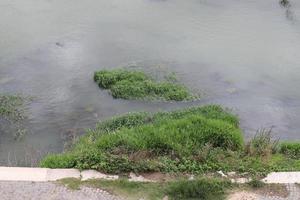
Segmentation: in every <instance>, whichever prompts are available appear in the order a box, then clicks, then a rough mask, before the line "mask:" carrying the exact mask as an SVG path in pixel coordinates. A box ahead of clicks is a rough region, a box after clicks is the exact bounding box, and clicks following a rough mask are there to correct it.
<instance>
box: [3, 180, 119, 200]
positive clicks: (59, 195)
mask: <svg viewBox="0 0 300 200" xmlns="http://www.w3.org/2000/svg"><path fill="white" fill-rule="evenodd" d="M0 199H1V200H120V198H117V197H115V196H112V195H110V194H109V193H107V192H105V191H103V190H99V189H94V188H87V187H82V188H81V189H80V190H69V189H67V188H66V187H65V186H62V185H59V184H57V183H51V182H15V181H7V182H6V181H0Z"/></svg>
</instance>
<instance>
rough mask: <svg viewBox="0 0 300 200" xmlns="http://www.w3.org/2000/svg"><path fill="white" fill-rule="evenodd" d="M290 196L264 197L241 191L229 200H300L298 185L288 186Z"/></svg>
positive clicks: (299, 187)
mask: <svg viewBox="0 0 300 200" xmlns="http://www.w3.org/2000/svg"><path fill="white" fill-rule="evenodd" d="M286 187H287V191H288V193H289V194H288V196H287V197H280V196H276V195H270V194H268V195H262V194H257V193H256V192H249V191H239V192H235V193H234V194H232V195H230V196H229V198H228V200H300V186H298V185H296V184H286Z"/></svg>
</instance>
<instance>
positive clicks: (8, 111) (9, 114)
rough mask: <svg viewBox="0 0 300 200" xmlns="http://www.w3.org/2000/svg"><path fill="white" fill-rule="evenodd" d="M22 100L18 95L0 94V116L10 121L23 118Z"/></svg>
mask: <svg viewBox="0 0 300 200" xmlns="http://www.w3.org/2000/svg"><path fill="white" fill-rule="evenodd" d="M23 105H24V101H23V98H22V97H20V96H14V95H0V117H2V118H5V119H7V120H10V121H18V120H21V119H23V118H24V112H23V109H22V107H23Z"/></svg>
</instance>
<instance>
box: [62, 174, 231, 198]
mask: <svg viewBox="0 0 300 200" xmlns="http://www.w3.org/2000/svg"><path fill="white" fill-rule="evenodd" d="M61 183H62V184H64V185H66V186H67V187H68V188H70V189H79V188H80V186H81V185H85V186H90V187H95V188H101V189H103V190H106V191H108V192H110V193H112V194H115V195H119V196H122V197H123V198H126V199H141V198H142V199H146V200H161V199H163V197H165V196H168V197H169V199H170V200H177V199H180V200H181V199H185V200H188V199H199V200H200V199H201V200H210V199H224V197H225V194H226V191H227V190H228V189H230V188H231V187H232V185H231V183H230V182H229V181H226V180H222V179H216V178H210V179H208V178H205V179H203V178H202V179H197V180H193V181H188V180H177V181H172V182H160V183H138V182H129V181H127V180H125V179H121V180H116V181H108V180H88V181H80V180H79V179H63V180H61Z"/></svg>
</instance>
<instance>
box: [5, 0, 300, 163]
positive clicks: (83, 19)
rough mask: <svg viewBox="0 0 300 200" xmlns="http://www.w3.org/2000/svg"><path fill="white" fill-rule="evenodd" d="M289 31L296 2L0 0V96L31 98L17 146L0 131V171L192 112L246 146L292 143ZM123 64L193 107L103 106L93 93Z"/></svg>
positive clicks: (292, 46) (294, 72)
mask: <svg viewBox="0 0 300 200" xmlns="http://www.w3.org/2000/svg"><path fill="white" fill-rule="evenodd" d="M299 20H300V1H296V0H294V1H291V6H289V7H286V8H284V7H283V6H280V4H279V3H278V1H277V0H264V1H261V0H244V1H240V0H226V1H224V0H185V1H183V0H109V1H107V0H85V1H82V0H26V1H24V0H1V2H0V92H9V93H22V94H25V95H30V96H33V97H35V99H34V100H33V102H32V103H31V104H29V105H28V119H27V120H26V121H25V122H24V123H25V125H24V126H25V127H26V128H27V130H28V132H27V134H26V136H25V137H24V138H23V139H22V140H20V141H15V140H14V137H13V136H12V133H10V132H9V131H7V129H6V126H5V125H4V124H2V125H1V126H0V127H1V128H0V131H1V133H0V164H1V165H2V164H5V165H16V164H18V165H30V164H31V163H35V162H36V158H38V157H40V156H41V155H43V154H44V153H46V152H59V151H62V150H63V146H64V142H65V140H66V138H69V137H72V136H73V135H80V134H81V133H83V132H84V129H85V128H92V127H94V125H95V123H96V121H98V120H102V119H106V118H109V117H110V116H113V115H116V114H121V113H125V112H128V111H141V110H150V111H154V110H162V109H174V108H176V107H183V106H189V105H199V104H204V103H220V104H222V105H224V106H227V107H229V108H232V109H233V111H234V112H235V113H237V114H238V115H239V116H240V117H241V122H242V127H243V128H244V129H245V134H246V136H247V137H250V136H252V135H253V134H255V130H256V129H258V128H261V127H271V126H274V135H275V136H276V137H280V138H282V139H300V123H299V121H300V56H299V52H300V22H299ZM132 63H133V64H134V63H137V64H142V65H145V66H154V67H156V68H157V69H158V70H163V69H172V70H173V71H175V72H177V73H178V75H179V77H180V78H181V79H182V81H183V82H184V83H185V84H187V85H188V86H190V87H191V88H193V89H196V90H199V91H201V93H202V99H201V100H199V101H197V102H192V103H155V102H152V103H151V102H139V101H124V100H115V99H112V97H111V96H110V95H108V94H107V92H106V91H101V90H99V88H98V87H97V86H96V84H94V83H93V80H92V74H93V72H94V71H95V70H97V69H102V68H113V67H118V66H124V65H128V64H132Z"/></svg>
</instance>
